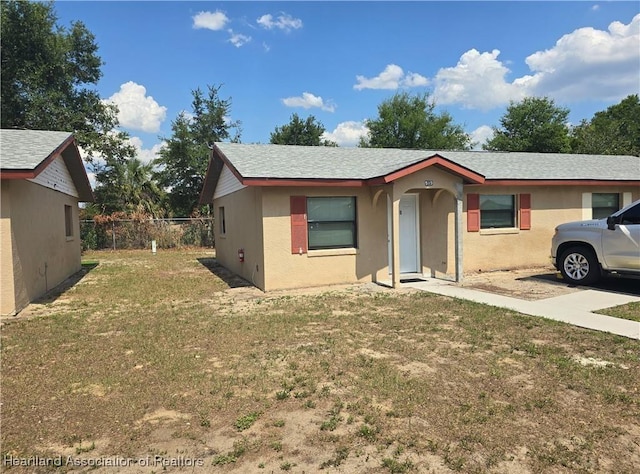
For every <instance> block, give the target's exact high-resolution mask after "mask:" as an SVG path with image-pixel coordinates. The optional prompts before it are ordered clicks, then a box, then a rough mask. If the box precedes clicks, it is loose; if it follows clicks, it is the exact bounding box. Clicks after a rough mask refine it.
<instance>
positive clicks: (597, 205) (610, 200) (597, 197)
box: [591, 193, 620, 219]
mask: <svg viewBox="0 0 640 474" xmlns="http://www.w3.org/2000/svg"><path fill="white" fill-rule="evenodd" d="M591 207H592V209H591V211H592V212H591V214H592V216H593V218H594V219H603V218H605V217H609V216H610V215H611V214H613V213H614V212H616V211H618V210H620V195H619V194H617V193H593V194H592V195H591Z"/></svg>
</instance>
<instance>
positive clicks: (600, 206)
mask: <svg viewBox="0 0 640 474" xmlns="http://www.w3.org/2000/svg"><path fill="white" fill-rule="evenodd" d="M639 198H640V158H638V157H635V156H592V155H572V154H543V153H502V152H484V151H477V152H474V151H469V152H460V151H426V150H401V149H380V148H373V149H372V148H332V147H303V146H285V145H244V144H236V143H215V144H214V146H213V148H212V155H211V160H210V162H209V168H208V170H207V174H206V177H205V183H204V186H203V189H202V193H201V197H200V202H201V203H203V204H212V205H213V212H214V216H215V217H216V226H215V231H216V232H215V240H216V255H217V259H218V261H219V262H220V264H222V265H223V266H225V267H227V268H228V269H229V270H231V271H233V272H235V273H236V274H238V275H240V276H242V277H243V278H245V279H246V280H248V281H250V282H252V283H253V284H254V285H256V286H257V287H259V288H261V289H262V290H265V291H268V290H275V289H284V288H294V287H305V286H318V285H327V284H340V283H350V282H366V281H374V282H381V283H383V282H390V283H391V284H392V285H393V286H394V287H396V286H398V285H399V283H400V281H401V279H403V278H408V277H416V276H427V277H435V278H445V279H455V280H457V281H461V280H462V278H463V274H464V273H465V272H475V271H487V270H497V269H511V268H518V267H529V266H544V265H547V264H550V246H551V237H552V236H553V233H554V228H555V226H556V225H558V224H560V223H562V222H567V221H572V220H581V219H590V218H592V217H598V216H606V215H608V214H610V213H612V212H614V211H616V210H618V209H619V208H621V207H623V206H624V205H626V204H628V203H631V202H632V201H634V200H636V199H639Z"/></svg>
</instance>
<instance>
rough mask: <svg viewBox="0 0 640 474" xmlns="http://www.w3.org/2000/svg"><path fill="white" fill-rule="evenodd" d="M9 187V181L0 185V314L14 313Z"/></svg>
mask: <svg viewBox="0 0 640 474" xmlns="http://www.w3.org/2000/svg"><path fill="white" fill-rule="evenodd" d="M10 188H11V186H10V182H9V181H2V183H1V185H0V193H1V195H0V314H2V315H6V314H11V313H13V312H14V309H15V307H16V305H15V290H14V285H13V248H12V245H11V193H10V192H9V190H10Z"/></svg>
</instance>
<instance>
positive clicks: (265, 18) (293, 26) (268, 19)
mask: <svg viewBox="0 0 640 474" xmlns="http://www.w3.org/2000/svg"><path fill="white" fill-rule="evenodd" d="M256 23H258V24H259V25H260V26H262V27H263V28H266V29H267V30H273V29H274V28H277V29H279V30H283V31H287V32H289V31H291V30H298V29H300V28H302V20H301V19H299V18H293V17H292V16H291V15H289V14H287V13H282V14H281V15H280V16H278V18H277V19H276V20H274V19H273V15H271V14H270V13H269V14H266V15H262V16H261V17H260V18H258V19H257V20H256Z"/></svg>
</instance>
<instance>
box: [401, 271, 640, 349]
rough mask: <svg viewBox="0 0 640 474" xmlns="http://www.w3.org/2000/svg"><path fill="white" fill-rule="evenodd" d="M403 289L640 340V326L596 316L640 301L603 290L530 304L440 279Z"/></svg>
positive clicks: (632, 322) (633, 322)
mask: <svg viewBox="0 0 640 474" xmlns="http://www.w3.org/2000/svg"><path fill="white" fill-rule="evenodd" d="M402 286H403V287H405V288H415V289H418V290H423V291H428V292H430V293H436V294H439V295H444V296H451V297H452V298H460V299H464V300H469V301H475V302H477V303H484V304H488V305H491V306H499V307H502V308H508V309H512V310H514V311H517V312H519V313H523V314H528V315H531V316H542V317H544V318H548V319H553V320H555V321H562V322H564V323H569V324H573V325H574V326H580V327H583V328H587V329H595V330H596V331H605V332H610V333H613V334H617V335H619V336H625V337H629V338H632V339H640V322H637V321H631V320H628V319H620V318H613V317H611V316H605V315H603V314H595V313H592V311H597V310H600V309H604V308H610V307H612V306H618V305H621V304H627V303H631V302H633V301H640V297H638V296H630V295H623V294H619V293H612V292H608V291H599V290H580V291H577V292H575V293H570V294H568V295H563V296H556V297H553V298H547V299H543V300H537V301H527V300H520V299H517V298H511V297H509V296H502V295H496V294H493V293H486V292H484V291H478V290H472V289H470V288H463V287H460V286H457V285H456V284H455V283H452V282H448V281H444V280H436V279H432V280H425V281H419V282H411V283H402Z"/></svg>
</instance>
